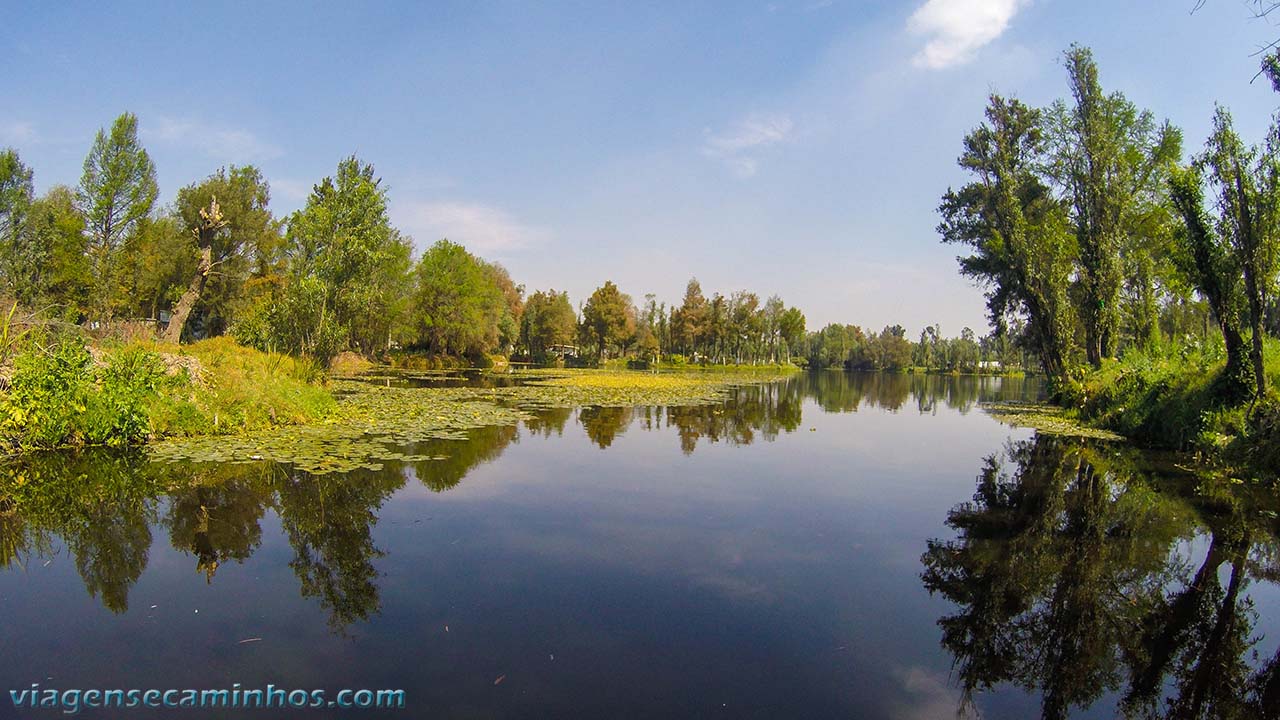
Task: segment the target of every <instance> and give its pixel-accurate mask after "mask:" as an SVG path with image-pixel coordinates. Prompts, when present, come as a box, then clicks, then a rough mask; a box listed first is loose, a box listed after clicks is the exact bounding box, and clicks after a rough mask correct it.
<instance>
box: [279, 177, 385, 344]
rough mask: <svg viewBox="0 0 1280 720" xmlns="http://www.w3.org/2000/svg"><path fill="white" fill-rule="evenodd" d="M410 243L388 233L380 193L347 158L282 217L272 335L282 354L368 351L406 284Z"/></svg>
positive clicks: (382, 335)
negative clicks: (281, 264)
mask: <svg viewBox="0 0 1280 720" xmlns="http://www.w3.org/2000/svg"><path fill="white" fill-rule="evenodd" d="M409 253H410V251H409V241H408V240H407V239H406V238H403V237H401V236H400V234H399V233H397V232H395V231H394V229H393V228H392V227H391V222H390V220H389V219H388V217H387V197H386V189H385V188H384V187H383V186H382V181H381V179H379V178H378V177H377V176H376V175H375V174H374V169H373V165H370V164H368V163H363V162H361V161H360V160H359V159H358V158H356V157H355V156H354V155H352V156H351V157H348V158H346V159H344V160H343V161H342V162H340V163H338V172H337V175H336V176H335V177H327V178H325V179H324V180H322V181H321V182H320V183H319V184H317V185H316V186H315V187H314V188H313V189H312V191H311V195H310V197H308V198H307V204H306V206H305V207H304V208H303V209H302V210H299V211H298V212H296V213H294V214H293V216H292V217H290V219H289V224H288V231H287V233H286V244H285V252H284V256H285V259H287V261H288V263H289V271H288V274H287V282H286V285H285V288H284V290H283V293H282V294H283V297H282V299H281V300H280V301H279V303H278V306H277V310H276V311H275V312H273V315H272V316H273V318H274V319H273V321H272V325H273V326H274V328H275V333H276V335H277V336H279V337H280V338H282V339H284V340H285V341H286V342H285V343H284V345H285V347H286V349H289V350H293V351H297V352H303V353H306V354H310V355H316V356H318V357H321V358H323V359H325V360H327V359H328V358H329V357H331V356H332V354H333V353H335V352H337V351H338V350H340V349H342V347H343V346H346V345H348V344H350V345H351V346H354V347H355V348H357V349H359V350H362V351H364V352H372V351H373V350H375V349H376V348H378V347H381V346H382V344H383V343H384V342H385V341H386V339H387V336H386V334H385V332H384V331H385V329H386V327H387V323H388V320H389V318H390V316H391V315H392V314H393V312H394V310H395V308H396V307H397V305H396V301H398V300H400V299H402V298H403V296H404V287H405V286H406V285H407V281H406V273H407V271H408V265H409V263H408V260H409Z"/></svg>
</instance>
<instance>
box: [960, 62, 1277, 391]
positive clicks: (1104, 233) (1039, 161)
mask: <svg viewBox="0 0 1280 720" xmlns="http://www.w3.org/2000/svg"><path fill="white" fill-rule="evenodd" d="M1063 65H1064V66H1065V69H1066V75H1067V90H1068V93H1067V97H1066V98H1065V99H1061V100H1058V101H1056V102H1054V103H1052V104H1051V105H1049V106H1048V107H1045V108H1033V107H1030V106H1028V105H1026V104H1024V103H1022V102H1021V101H1019V100H1017V99H1015V98H1011V97H1004V96H1001V95H997V94H993V95H991V97H990V101H989V104H988V106H987V108H986V121H985V122H984V123H982V124H981V125H980V126H978V127H977V128H976V129H974V130H973V131H972V132H971V133H969V134H968V135H967V136H966V137H965V139H964V152H963V154H962V155H961V156H960V158H959V164H960V167H962V168H963V169H964V170H965V171H966V172H967V173H969V174H970V175H971V176H972V181H971V182H969V183H968V184H966V185H964V186H963V187H961V188H959V189H951V190H948V191H947V193H946V194H945V195H944V196H943V198H942V203H941V206H940V208H939V212H940V214H941V217H942V221H941V224H940V225H939V226H938V231H939V233H940V234H941V236H942V240H943V242H945V243H951V244H955V245H959V246H962V247H964V248H966V249H967V250H968V251H969V252H970V253H971V254H968V255H965V256H962V257H960V258H959V263H960V271H961V272H962V273H963V274H964V275H966V276H968V277H971V278H974V279H975V280H977V281H978V282H979V283H980V284H981V285H982V286H983V287H985V288H986V291H987V309H988V311H989V315H990V320H991V322H992V325H993V326H994V327H995V328H996V331H997V334H998V335H999V336H1001V337H1009V338H1011V339H1012V341H1013V342H1014V343H1015V344H1017V345H1019V346H1021V347H1023V348H1025V349H1026V350H1027V351H1028V352H1029V353H1031V354H1032V356H1033V357H1035V358H1036V360H1037V361H1038V363H1039V365H1040V366H1041V367H1042V369H1043V370H1044V373H1045V374H1046V375H1047V376H1048V377H1049V378H1050V379H1051V380H1052V381H1053V383H1054V387H1055V389H1056V390H1057V391H1058V392H1059V393H1060V395H1062V396H1063V397H1066V398H1068V399H1072V400H1073V401H1074V402H1082V401H1083V395H1084V394H1085V393H1084V392H1083V390H1082V389H1081V381H1082V380H1083V379H1084V378H1085V377H1086V375H1087V373H1088V371H1089V370H1090V369H1092V370H1094V371H1096V370H1099V369H1101V368H1102V367H1103V366H1104V364H1105V363H1107V362H1108V361H1109V360H1111V359H1114V358H1120V357H1126V356H1131V357H1146V358H1153V357H1162V356H1163V357H1169V356H1171V355H1177V354H1179V353H1181V354H1183V355H1184V356H1185V355H1186V354H1187V353H1189V352H1205V346H1206V345H1208V346H1212V348H1211V351H1212V352H1221V353H1223V355H1224V356H1225V363H1224V367H1223V371H1222V372H1221V374H1220V378H1219V385H1218V387H1217V388H1216V392H1217V393H1218V394H1219V395H1220V396H1221V397H1224V398H1229V399H1234V400H1239V399H1242V398H1247V397H1263V396H1264V395H1266V392H1267V383H1268V380H1267V375H1268V373H1267V371H1266V369H1265V365H1266V363H1265V358H1264V355H1265V352H1266V350H1265V348H1266V337H1267V336H1268V335H1272V336H1274V335H1276V334H1277V333H1278V332H1280V306H1278V305H1277V300H1276V295H1275V292H1274V290H1275V287H1276V276H1277V264H1276V261H1277V254H1278V253H1277V251H1278V249H1280V128H1278V127H1277V125H1276V124H1274V123H1273V124H1272V126H1271V129H1270V130H1269V132H1268V134H1267V137H1266V138H1264V139H1263V140H1262V141H1261V142H1260V143H1259V144H1250V143H1248V142H1246V141H1245V140H1244V139H1243V138H1241V137H1240V135H1239V134H1238V133H1237V132H1236V130H1235V127H1234V123H1233V121H1232V116H1231V113H1230V112H1229V111H1228V110H1227V109H1226V108H1224V107H1217V108H1216V109H1215V110H1214V112H1213V126H1212V133H1211V134H1210V136H1209V138H1208V139H1207V140H1206V142H1205V144H1204V147H1203V149H1202V150H1200V151H1199V152H1197V153H1196V154H1195V155H1193V156H1192V157H1191V159H1190V161H1189V162H1187V161H1186V160H1184V156H1183V136H1182V133H1181V131H1180V130H1179V129H1178V128H1176V127H1174V126H1173V125H1172V124H1171V123H1170V122H1168V121H1167V120H1159V119H1157V117H1156V115H1155V114H1153V113H1152V112H1151V111H1149V110H1145V109H1142V108H1139V107H1138V106H1136V105H1135V104H1134V103H1133V102H1132V101H1130V100H1129V99H1128V98H1126V97H1125V95H1124V94H1123V93H1121V92H1118V91H1110V90H1106V89H1104V87H1103V85H1102V83H1101V81H1100V79H1099V71H1098V66H1097V63H1096V62H1095V60H1094V57H1093V55H1092V53H1091V52H1090V50H1089V49H1088V48H1084V47H1079V46H1072V47H1071V48H1069V49H1068V50H1067V51H1066V52H1065V53H1064V55H1063ZM1277 79H1280V76H1277Z"/></svg>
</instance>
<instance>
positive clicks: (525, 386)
mask: <svg viewBox="0 0 1280 720" xmlns="http://www.w3.org/2000/svg"><path fill="white" fill-rule="evenodd" d="M385 374H386V373H385V372H384V373H382V374H380V375H379V377H382V375H385ZM415 374H419V373H415ZM519 377H520V379H521V380H523V381H524V382H521V383H520V384H516V385H510V386H506V387H492V388H477V387H426V388H407V387H394V386H391V387H388V386H384V385H380V384H376V383H373V382H367V381H365V380H363V379H362V380H346V379H344V380H335V381H333V385H332V389H333V391H334V395H335V396H336V397H337V399H338V404H337V408H336V410H335V411H334V412H333V413H332V414H331V415H330V416H329V417H328V418H326V419H324V420H322V421H320V422H316V423H312V424H307V425H293V426H285V427H278V428H273V429H271V430H268V431H264V432H260V433H254V434H249V435H218V436H205V437H196V438H181V439H172V440H164V441H160V442H156V443H152V444H151V445H150V448H149V449H150V452H151V457H152V458H153V459H154V460H157V461H161V462H184V463H197V464H198V463H254V462H264V461H273V462H279V463H287V464H290V465H293V466H294V467H296V468H298V469H300V470H304V471H306V472H308V473H311V474H313V475H322V474H326V473H333V472H350V471H353V470H358V469H361V468H368V469H373V470H378V469H381V467H382V463H383V462H386V461H404V462H419V461H424V460H437V459H443V458H441V457H439V456H421V455H412V454H406V453H404V452H403V448H405V447H406V446H410V445H414V444H417V443H421V442H425V441H428V440H462V439H465V438H466V436H467V435H466V434H467V432H468V431H470V430H475V429H477V428H481V427H488V426H493V425H514V424H516V423H517V422H519V421H521V420H524V419H528V418H530V417H531V415H530V413H531V412H532V411H536V410H543V409H551V408H572V407H586V406H596V407H625V406H637V405H663V406H676V405H704V404H710V403H717V402H721V401H723V400H725V399H726V398H727V397H728V395H729V393H730V391H731V390H732V389H733V388H734V387H736V386H740V385H745V384H751V383H761V382H768V381H771V380H774V379H777V378H778V377H779V376H774V375H764V374H750V375H735V374H715V375H710V374H708V375H700V374H697V373H661V374H655V373H644V372H628V371H607V370H605V371H593V370H555V371H528V370H526V371H521V372H519Z"/></svg>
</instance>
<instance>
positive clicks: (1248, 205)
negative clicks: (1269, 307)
mask: <svg viewBox="0 0 1280 720" xmlns="http://www.w3.org/2000/svg"><path fill="white" fill-rule="evenodd" d="M1278 134H1280V129H1277V128H1276V127H1275V126H1274V125H1273V128H1272V130H1271V133H1270V135H1271V137H1270V139H1269V141H1268V143H1267V144H1266V146H1265V147H1263V148H1257V147H1248V148H1246V147H1245V145H1244V142H1243V141H1242V140H1241V139H1240V136H1239V135H1237V134H1236V132H1235V129H1234V128H1233V127H1232V122H1231V113H1229V112H1228V111H1227V110H1226V108H1223V107H1219V108H1218V109H1217V112H1215V113H1214V118H1213V134H1212V135H1210V137H1209V142H1208V145H1207V147H1206V148H1205V154H1204V156H1203V158H1202V159H1201V162H1202V163H1203V164H1204V165H1205V166H1206V167H1207V168H1208V169H1209V180H1210V183H1211V185H1212V186H1213V188H1214V189H1215V190H1216V191H1217V194H1218V206H1219V208H1221V210H1222V217H1221V225H1222V228H1223V234H1224V235H1225V236H1226V237H1227V238H1228V239H1229V240H1230V242H1231V247H1232V249H1233V251H1234V253H1235V256H1236V259H1237V263H1238V265H1239V267H1240V269H1241V270H1242V271H1243V274H1244V294H1245V302H1246V303H1247V306H1248V308H1249V320H1250V323H1249V324H1250V327H1251V329H1252V331H1253V333H1252V334H1253V338H1252V341H1253V342H1252V346H1251V353H1250V355H1251V359H1252V361H1253V372H1254V390H1255V392H1256V394H1257V396H1258V397H1262V396H1263V395H1265V394H1266V391H1267V373H1266V367H1265V364H1264V358H1263V345H1262V340H1263V335H1264V316H1265V308H1266V297H1267V295H1268V293H1269V292H1270V290H1271V286H1272V285H1273V284H1274V283H1275V272H1276V256H1277V252H1278V250H1280V236H1278V235H1277V227H1276V225H1277V222H1280V137H1278V136H1277V135H1278Z"/></svg>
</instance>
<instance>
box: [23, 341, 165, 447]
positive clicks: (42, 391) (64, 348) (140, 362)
mask: <svg viewBox="0 0 1280 720" xmlns="http://www.w3.org/2000/svg"><path fill="white" fill-rule="evenodd" d="M46 342H47V340H46ZM165 379H166V378H165V376H164V371H163V370H162V368H161V365H160V363H159V359H158V357H157V356H156V355H155V354H153V353H148V352H146V351H143V350H139V349H134V350H129V351H124V352H120V353H118V354H116V355H114V356H112V357H111V358H110V359H109V361H108V362H107V363H106V364H105V365H104V366H100V365H95V363H94V360H93V356H92V355H91V354H90V353H89V350H88V349H87V348H86V347H85V345H84V343H83V342H81V341H80V340H79V339H77V338H72V337H63V338H57V339H54V340H53V341H52V342H51V343H50V344H49V345H48V346H47V347H46V346H44V343H43V342H41V341H40V340H36V341H33V342H32V343H31V344H30V345H29V346H28V347H27V348H26V349H25V351H24V352H22V353H20V354H19V355H18V357H17V359H16V361H15V369H14V374H13V378H12V380H11V382H10V386H9V392H8V393H7V394H6V395H5V396H4V397H3V399H2V400H0V434H3V436H4V438H5V441H6V442H7V444H8V445H10V447H12V448H15V449H19V450H26V449H38V448H57V447H80V446H84V445H109V446H123V445H128V444H131V443H136V442H141V441H143V440H145V439H146V438H147V437H148V435H149V434H150V428H149V422H148V412H147V408H148V407H149V405H150V403H151V402H152V400H153V399H154V398H155V397H156V396H157V395H158V389H159V387H160V385H161V383H162V382H163V381H164V380H165Z"/></svg>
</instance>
